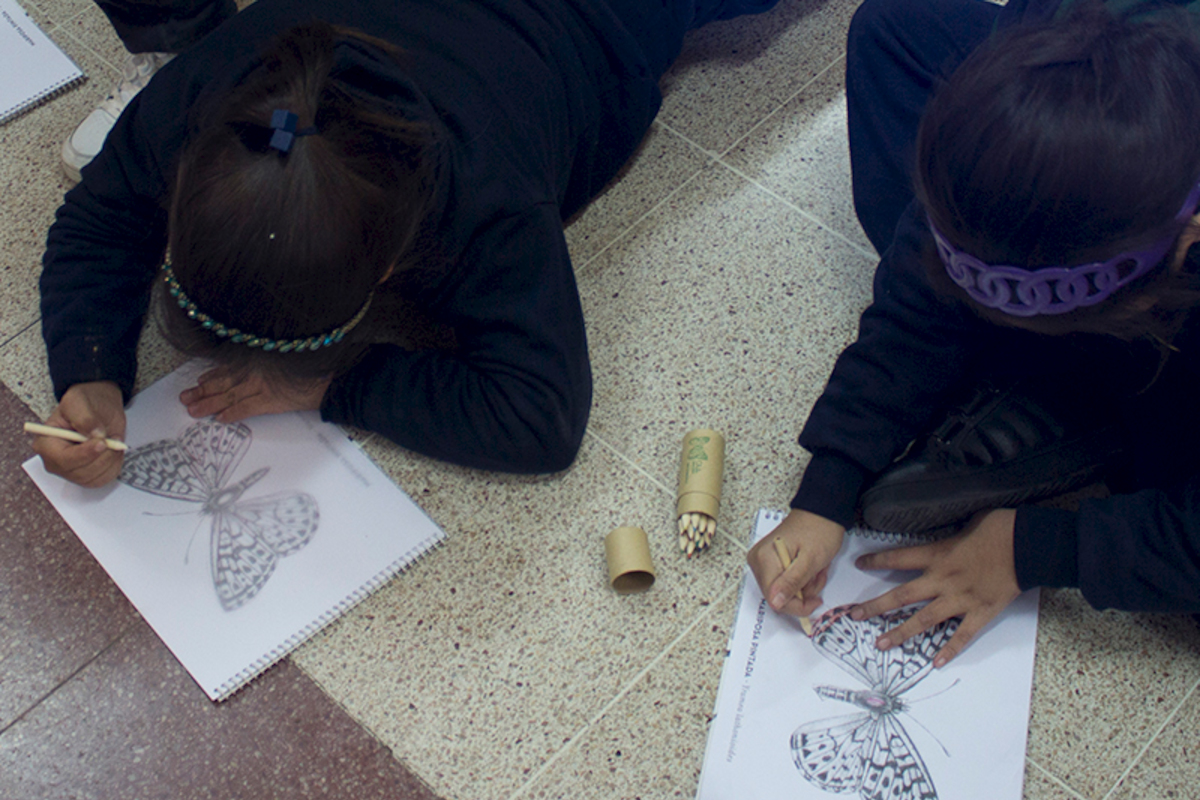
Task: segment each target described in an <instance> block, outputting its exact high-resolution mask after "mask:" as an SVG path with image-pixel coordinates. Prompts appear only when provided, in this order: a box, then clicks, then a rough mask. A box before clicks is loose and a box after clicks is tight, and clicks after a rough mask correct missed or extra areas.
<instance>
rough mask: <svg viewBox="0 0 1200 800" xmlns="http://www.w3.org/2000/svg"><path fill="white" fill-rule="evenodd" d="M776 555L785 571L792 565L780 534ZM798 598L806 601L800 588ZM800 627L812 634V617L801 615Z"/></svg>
mask: <svg viewBox="0 0 1200 800" xmlns="http://www.w3.org/2000/svg"><path fill="white" fill-rule="evenodd" d="M775 555H777V556H779V563H780V564H782V565H783V569H784V570H785V571H786V570H787V568H788V567H790V566H791V565H792V557H791V556H790V555H788V550H787V545H785V544H784V543H783V539H780V538H779V537H778V536H776V537H775ZM796 599H797V600H799V601H800V602H801V603H803V602H804V595H803V593H801V592H800V591H799V590H797V591H796ZM800 627H801V628H803V629H804V635H805V636H812V633H813V624H812V620H811V619H809V618H808V617H801V618H800Z"/></svg>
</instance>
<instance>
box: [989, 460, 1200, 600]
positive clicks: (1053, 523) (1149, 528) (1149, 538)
mask: <svg viewBox="0 0 1200 800" xmlns="http://www.w3.org/2000/svg"><path fill="white" fill-rule="evenodd" d="M1013 553H1014V557H1015V565H1016V571H1017V582H1018V583H1019V584H1020V586H1021V588H1022V589H1029V588H1032V587H1034V586H1075V587H1078V588H1079V589H1080V590H1082V592H1083V596H1084V597H1085V598H1086V599H1087V601H1088V602H1089V603H1090V604H1091V605H1092V606H1094V607H1095V608H1100V609H1104V608H1117V609H1122V610H1125V611H1154V612H1190V613H1197V612H1200V476H1193V477H1192V478H1191V479H1190V480H1188V481H1186V482H1184V483H1181V484H1179V485H1177V486H1174V487H1171V488H1169V489H1146V490H1144V491H1140V492H1135V493H1133V494H1123V495H1115V496H1113V497H1110V498H1106V499H1104V500H1085V501H1084V502H1083V503H1081V504H1080V508H1079V511H1078V512H1070V511H1062V510H1059V509H1047V508H1037V507H1024V508H1020V509H1018V510H1017V521H1016V527H1015V530H1014V538H1013Z"/></svg>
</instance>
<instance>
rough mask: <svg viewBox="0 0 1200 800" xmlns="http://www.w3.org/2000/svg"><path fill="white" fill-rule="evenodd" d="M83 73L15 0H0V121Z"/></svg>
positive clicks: (53, 93)
mask: <svg viewBox="0 0 1200 800" xmlns="http://www.w3.org/2000/svg"><path fill="white" fill-rule="evenodd" d="M85 77H86V76H85V75H84V74H83V70H81V69H79V67H78V66H77V65H76V64H75V62H74V61H72V60H71V59H70V58H69V57H68V56H67V54H66V53H64V52H63V51H62V50H60V49H59V48H58V45H56V44H55V43H54V42H52V41H51V40H50V37H49V36H47V35H46V34H45V33H43V32H42V29H41V28H39V27H38V26H37V25H36V24H35V23H34V21H33V20H32V19H30V17H29V15H28V14H26V13H25V10H24V9H22V8H21V6H19V5H18V4H17V2H16V0H0V124H3V123H5V122H8V121H9V120H10V119H12V118H13V117H16V116H18V115H19V114H23V113H25V112H26V111H28V110H30V109H31V108H34V107H35V106H38V105H40V104H42V103H44V102H46V101H47V100H49V99H51V98H53V97H56V96H57V95H59V94H61V93H62V92H65V91H66V90H67V89H70V88H71V87H73V86H75V85H76V84H78V83H80V82H82V81H83V80H84V79H85Z"/></svg>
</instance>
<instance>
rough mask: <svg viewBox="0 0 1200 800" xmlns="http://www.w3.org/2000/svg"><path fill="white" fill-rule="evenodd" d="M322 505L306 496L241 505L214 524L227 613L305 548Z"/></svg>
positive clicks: (216, 581)
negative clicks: (284, 559) (286, 559)
mask: <svg viewBox="0 0 1200 800" xmlns="http://www.w3.org/2000/svg"><path fill="white" fill-rule="evenodd" d="M319 520H320V512H319V511H318V509H317V501H316V500H315V499H313V497H312V495H309V494H307V493H304V492H296V493H292V494H288V493H283V494H274V495H269V496H267V497H259V498H255V499H253V500H247V501H245V502H242V503H238V504H236V505H235V506H233V507H232V508H230V509H229V510H228V511H225V512H223V513H220V514H218V515H217V516H216V518H215V519H214V520H213V546H212V573H213V585H214V586H215V587H216V589H217V597H218V598H219V599H220V601H221V606H222V607H223V608H224V609H225V610H226V611H232V610H233V609H235V608H239V607H240V606H242V605H244V604H245V603H246V601H248V600H249V599H250V598H252V597H254V596H255V595H256V594H258V593H259V591H261V590H262V588H263V587H264V586H266V584H267V580H268V579H270V577H271V574H272V573H274V571H275V565H276V563H278V561H279V559H280V558H281V557H283V556H287V555H291V554H292V553H295V552H296V551H298V550H300V549H301V548H302V547H304V546H305V545H306V544H308V541H309V539H311V538H312V535H313V533H315V532H316V530H317V523H318V522H319Z"/></svg>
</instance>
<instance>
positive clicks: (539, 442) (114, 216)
mask: <svg viewBox="0 0 1200 800" xmlns="http://www.w3.org/2000/svg"><path fill="white" fill-rule="evenodd" d="M777 1H778V0H670V2H646V0H602V1H601V0H588V2H580V1H578V0H572V1H571V2H566V1H565V0H559V1H556V2H544V0H487V2H478V0H421V1H420V2H402V3H397V2H395V0H361V1H360V2H353V3H336V2H335V3H331V2H328V1H327V0H267V2H259V3H255V4H254V6H253V7H252V8H248V9H246V10H247V11H248V12H249V13H239V14H237V15H236V16H234V17H232V18H231V19H229V20H227V21H226V22H225V23H224V24H223V25H222V26H221V27H220V28H219V29H218V30H217V31H214V32H213V34H212V35H209V36H206V37H205V38H204V39H203V40H201V41H199V42H197V43H196V44H195V45H193V46H192V47H190V48H189V49H188V50H187V51H186V52H184V53H182V54H180V55H178V56H176V57H175V58H174V59H173V60H172V61H171V62H170V63H169V64H166V65H165V66H163V67H162V68H161V69H160V70H158V72H157V73H156V74H155V76H154V79H153V80H152V81H151V82H150V84H149V85H148V86H147V87H146V88H145V89H143V90H141V92H140V93H139V94H138V96H137V98H136V99H135V100H134V101H133V102H132V103H130V105H129V107H128V109H127V110H126V112H125V113H124V114H123V115H122V118H121V119H120V120H119V121H118V122H117V124H116V125H115V126H114V127H113V129H112V130H111V132H110V133H109V134H108V137H107V139H106V141H105V144H104V148H103V150H102V151H101V152H100V153H99V154H98V155H97V156H96V158H95V159H94V160H93V161H92V162H91V163H90V164H89V165H88V166H87V167H86V168H84V169H83V170H82V182H81V183H80V184H79V186H77V187H76V188H75V189H74V190H72V191H71V192H69V193H68V194H67V196H66V198H65V199H64V203H63V206H62V207H61V208H60V209H59V211H58V215H57V221H56V222H55V223H54V225H53V226H52V228H51V229H50V232H49V234H48V237H47V248H46V255H45V258H44V269H43V272H42V280H41V299H42V321H43V323H44V324H43V335H44V338H45V340H46V343H47V350H48V353H49V368H50V374H51V377H52V379H53V382H54V390H55V394H56V396H57V397H58V398H59V401H60V402H59V406H58V408H57V409H56V411H55V413H54V414H53V415H52V417H51V418H50V420H49V421H50V424H52V425H55V426H58V427H63V428H68V429H71V430H76V431H78V432H80V433H83V434H84V435H86V436H92V435H93V434H94V433H96V432H100V433H102V434H103V435H106V436H111V437H115V438H120V437H122V436H123V435H124V433H125V419H124V415H123V404H124V403H125V402H127V401H128V400H129V398H130V395H131V392H132V388H133V385H134V379H135V373H136V367H137V364H136V345H137V342H138V334H139V331H140V330H141V328H142V326H143V323H144V321H145V319H146V318H147V313H146V312H147V303H148V302H150V303H151V304H152V305H153V307H154V309H155V310H156V312H157V317H158V319H159V321H160V322H161V323H162V327H163V329H164V331H165V332H166V333H167V334H168V339H169V340H170V341H171V343H172V344H174V345H176V346H178V347H179V348H180V349H182V350H184V351H185V352H187V353H188V354H190V355H193V356H196V357H200V358H204V359H206V360H210V361H212V362H213V363H214V365H215V368H214V370H212V371H210V372H208V373H206V374H204V375H202V376H201V377H200V379H199V380H198V382H197V384H196V385H195V386H193V387H190V388H189V389H187V390H185V391H184V392H182V394H181V401H182V402H183V404H184V405H185V406H187V409H188V411H189V413H190V414H191V415H192V416H193V417H195V418H202V417H207V416H216V417H217V418H218V419H220V421H222V422H237V421H240V420H242V419H245V418H248V417H251V416H255V415H259V414H267V413H277V412H282V411H291V410H297V409H314V410H315V409H319V410H320V411H321V415H322V417H323V419H325V420H326V421H327V422H334V423H338V424H348V425H353V426H355V427H357V428H361V429H364V430H367V431H372V432H375V433H378V434H380V435H382V436H384V437H386V438H388V439H390V440H391V441H394V442H396V443H397V444H399V445H401V446H403V447H405V448H408V449H410V450H413V451H415V452H418V453H421V454H424V455H427V456H430V457H433V458H437V459H441V460H444V461H449V462H453V463H456V464H461V465H465V466H469V467H476V468H482V469H489V470H502V471H506V472H521V473H546V472H555V471H559V470H562V469H566V468H567V467H568V466H569V465H570V464H571V462H572V461H573V460H574V458H575V455H576V453H577V452H578V450H579V447H580V444H581V442H582V440H583V435H584V431H585V429H586V426H587V420H588V414H589V412H590V409H591V405H592V379H591V369H590V364H589V361H588V346H587V339H586V336H585V328H584V318H583V308H582V305H581V302H580V298H579V293H578V290H577V288H576V283H575V273H574V270H573V268H572V264H571V259H570V254H569V252H568V250H567V243H566V239H565V238H564V236H563V222H564V220H566V219H568V218H569V217H570V216H571V215H572V214H574V213H575V212H576V211H578V210H580V209H581V208H582V207H583V206H584V205H586V204H587V202H588V201H589V200H590V198H591V197H593V196H594V195H595V194H596V193H598V192H599V191H600V190H601V189H602V188H603V187H604V186H605V185H606V184H607V183H608V182H609V180H610V179H612V178H613V177H615V176H616V175H617V173H618V172H619V170H620V168H621V166H622V165H623V164H624V163H625V161H626V160H627V159H628V158H629V157H630V156H631V155H633V153H634V152H635V151H636V149H637V147H638V145H639V143H640V142H641V140H642V138H643V136H644V135H645V134H646V132H647V131H648V130H649V128H650V124H651V123H652V122H653V120H654V117H655V114H656V113H657V111H658V109H659V106H660V105H661V102H662V94H661V91H660V90H659V88H658V79H659V77H660V76H662V75H663V74H664V73H665V72H666V70H667V69H668V67H670V65H671V63H672V62H673V61H674V59H675V58H676V56H677V55H678V54H679V52H680V48H681V46H682V43H683V38H684V35H685V34H686V33H687V32H688V31H689V30H692V29H694V28H699V27H701V26H703V25H705V24H707V23H708V22H711V21H714V20H717V19H722V20H728V19H733V18H735V17H738V16H740V15H743V14H755V13H760V12H766V11H768V10H769V9H771V8H772V7H773V6H774V5H775V4H776V2H777ZM531 87H536V88H532V89H531ZM168 252H169V254H170V260H169V262H168V261H167V260H166V256H167V253H168ZM152 289H153V291H152ZM35 449H36V450H37V452H38V454H39V455H40V456H41V457H42V459H43V461H44V462H45V465H46V469H47V470H48V471H50V472H51V473H53V474H56V475H61V476H63V477H65V478H67V479H69V480H71V481H74V482H76V483H80V484H82V485H86V486H99V485H103V484H105V483H107V482H109V481H111V480H112V479H114V478H115V477H116V475H117V472H118V471H119V469H120V456H119V454H114V453H112V452H104V451H103V450H102V449H97V444H96V443H95V442H86V443H84V444H82V445H71V446H68V445H67V443H65V442H62V441H53V440H49V439H48V438H42V439H39V440H37V443H36V444H35Z"/></svg>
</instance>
